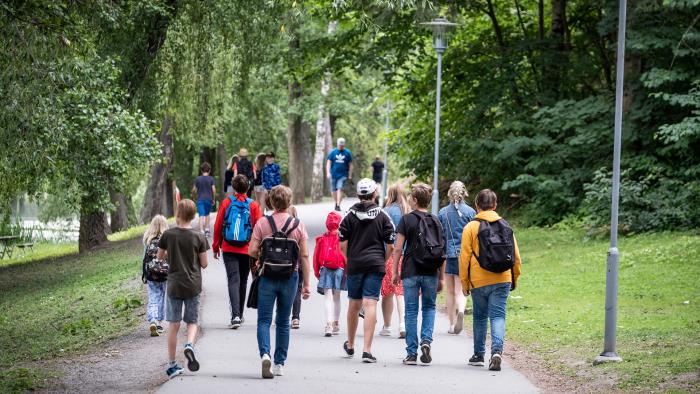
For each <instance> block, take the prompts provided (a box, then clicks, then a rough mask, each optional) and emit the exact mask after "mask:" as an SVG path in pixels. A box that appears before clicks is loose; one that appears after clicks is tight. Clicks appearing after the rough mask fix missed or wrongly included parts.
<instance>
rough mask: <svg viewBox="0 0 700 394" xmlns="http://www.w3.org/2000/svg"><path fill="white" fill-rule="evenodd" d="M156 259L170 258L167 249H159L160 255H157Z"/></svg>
mask: <svg viewBox="0 0 700 394" xmlns="http://www.w3.org/2000/svg"><path fill="white" fill-rule="evenodd" d="M156 258H157V259H158V260H165V259H167V258H168V251H167V250H165V249H161V248H158V253H156Z"/></svg>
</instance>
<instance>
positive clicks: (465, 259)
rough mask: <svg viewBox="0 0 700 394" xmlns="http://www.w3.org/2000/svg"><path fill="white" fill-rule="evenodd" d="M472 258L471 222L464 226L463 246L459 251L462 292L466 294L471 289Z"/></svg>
mask: <svg viewBox="0 0 700 394" xmlns="http://www.w3.org/2000/svg"><path fill="white" fill-rule="evenodd" d="M471 260H472V231H471V229H470V228H469V224H467V226H466V227H465V228H464V232H462V248H461V251H460V252H459V279H460V281H461V282H462V292H463V293H464V295H469V291H470V283H471V281H470V278H469V264H471Z"/></svg>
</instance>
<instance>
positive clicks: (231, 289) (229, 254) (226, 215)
mask: <svg viewBox="0 0 700 394" xmlns="http://www.w3.org/2000/svg"><path fill="white" fill-rule="evenodd" d="M231 183H232V185H233V190H234V193H235V194H234V195H233V196H228V197H226V198H225V199H224V200H223V201H222V202H221V208H220V209H219V212H218V213H217V215H216V222H215V223H214V246H213V249H214V250H213V252H214V258H215V259H217V260H218V259H219V253H220V252H223V257H224V266H225V267H226V277H227V279H228V298H229V304H230V307H231V323H230V325H229V328H232V329H234V330H235V329H237V328H238V327H240V326H241V324H243V310H244V306H245V295H246V285H247V284H248V275H249V274H250V256H248V243H249V242H250V238H251V236H252V234H253V228H254V227H255V224H256V223H257V222H258V219H260V218H261V217H262V210H261V209H260V206H259V205H258V203H257V202H256V201H253V200H251V199H250V198H248V197H247V196H246V193H247V192H248V189H249V188H250V186H249V181H248V178H247V177H246V176H245V175H242V174H238V175H236V176H235V177H233V181H232V182H231Z"/></svg>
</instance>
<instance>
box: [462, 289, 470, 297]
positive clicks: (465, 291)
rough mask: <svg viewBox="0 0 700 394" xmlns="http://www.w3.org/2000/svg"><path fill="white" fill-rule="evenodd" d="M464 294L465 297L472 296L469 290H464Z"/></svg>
mask: <svg viewBox="0 0 700 394" xmlns="http://www.w3.org/2000/svg"><path fill="white" fill-rule="evenodd" d="M462 294H464V296H465V297H469V294H471V292H470V291H469V290H462Z"/></svg>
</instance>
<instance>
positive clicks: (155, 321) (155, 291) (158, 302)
mask: <svg viewBox="0 0 700 394" xmlns="http://www.w3.org/2000/svg"><path fill="white" fill-rule="evenodd" d="M167 229H168V221H167V220H166V219H165V216H163V215H156V216H154V217H153V219H151V223H150V224H149V225H148V229H146V232H145V233H144V234H143V267H142V270H143V281H144V283H146V285H147V286H148V308H147V318H148V323H149V327H148V328H149V331H150V333H151V336H152V337H157V336H159V335H160V334H162V333H163V332H164V331H165V330H164V329H163V320H165V313H164V311H165V289H166V287H167V281H163V282H154V281H151V280H147V279H146V264H148V263H149V262H150V261H151V260H153V259H154V258H156V253H158V246H159V242H160V237H161V235H163V233H164V232H165V230H167Z"/></svg>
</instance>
